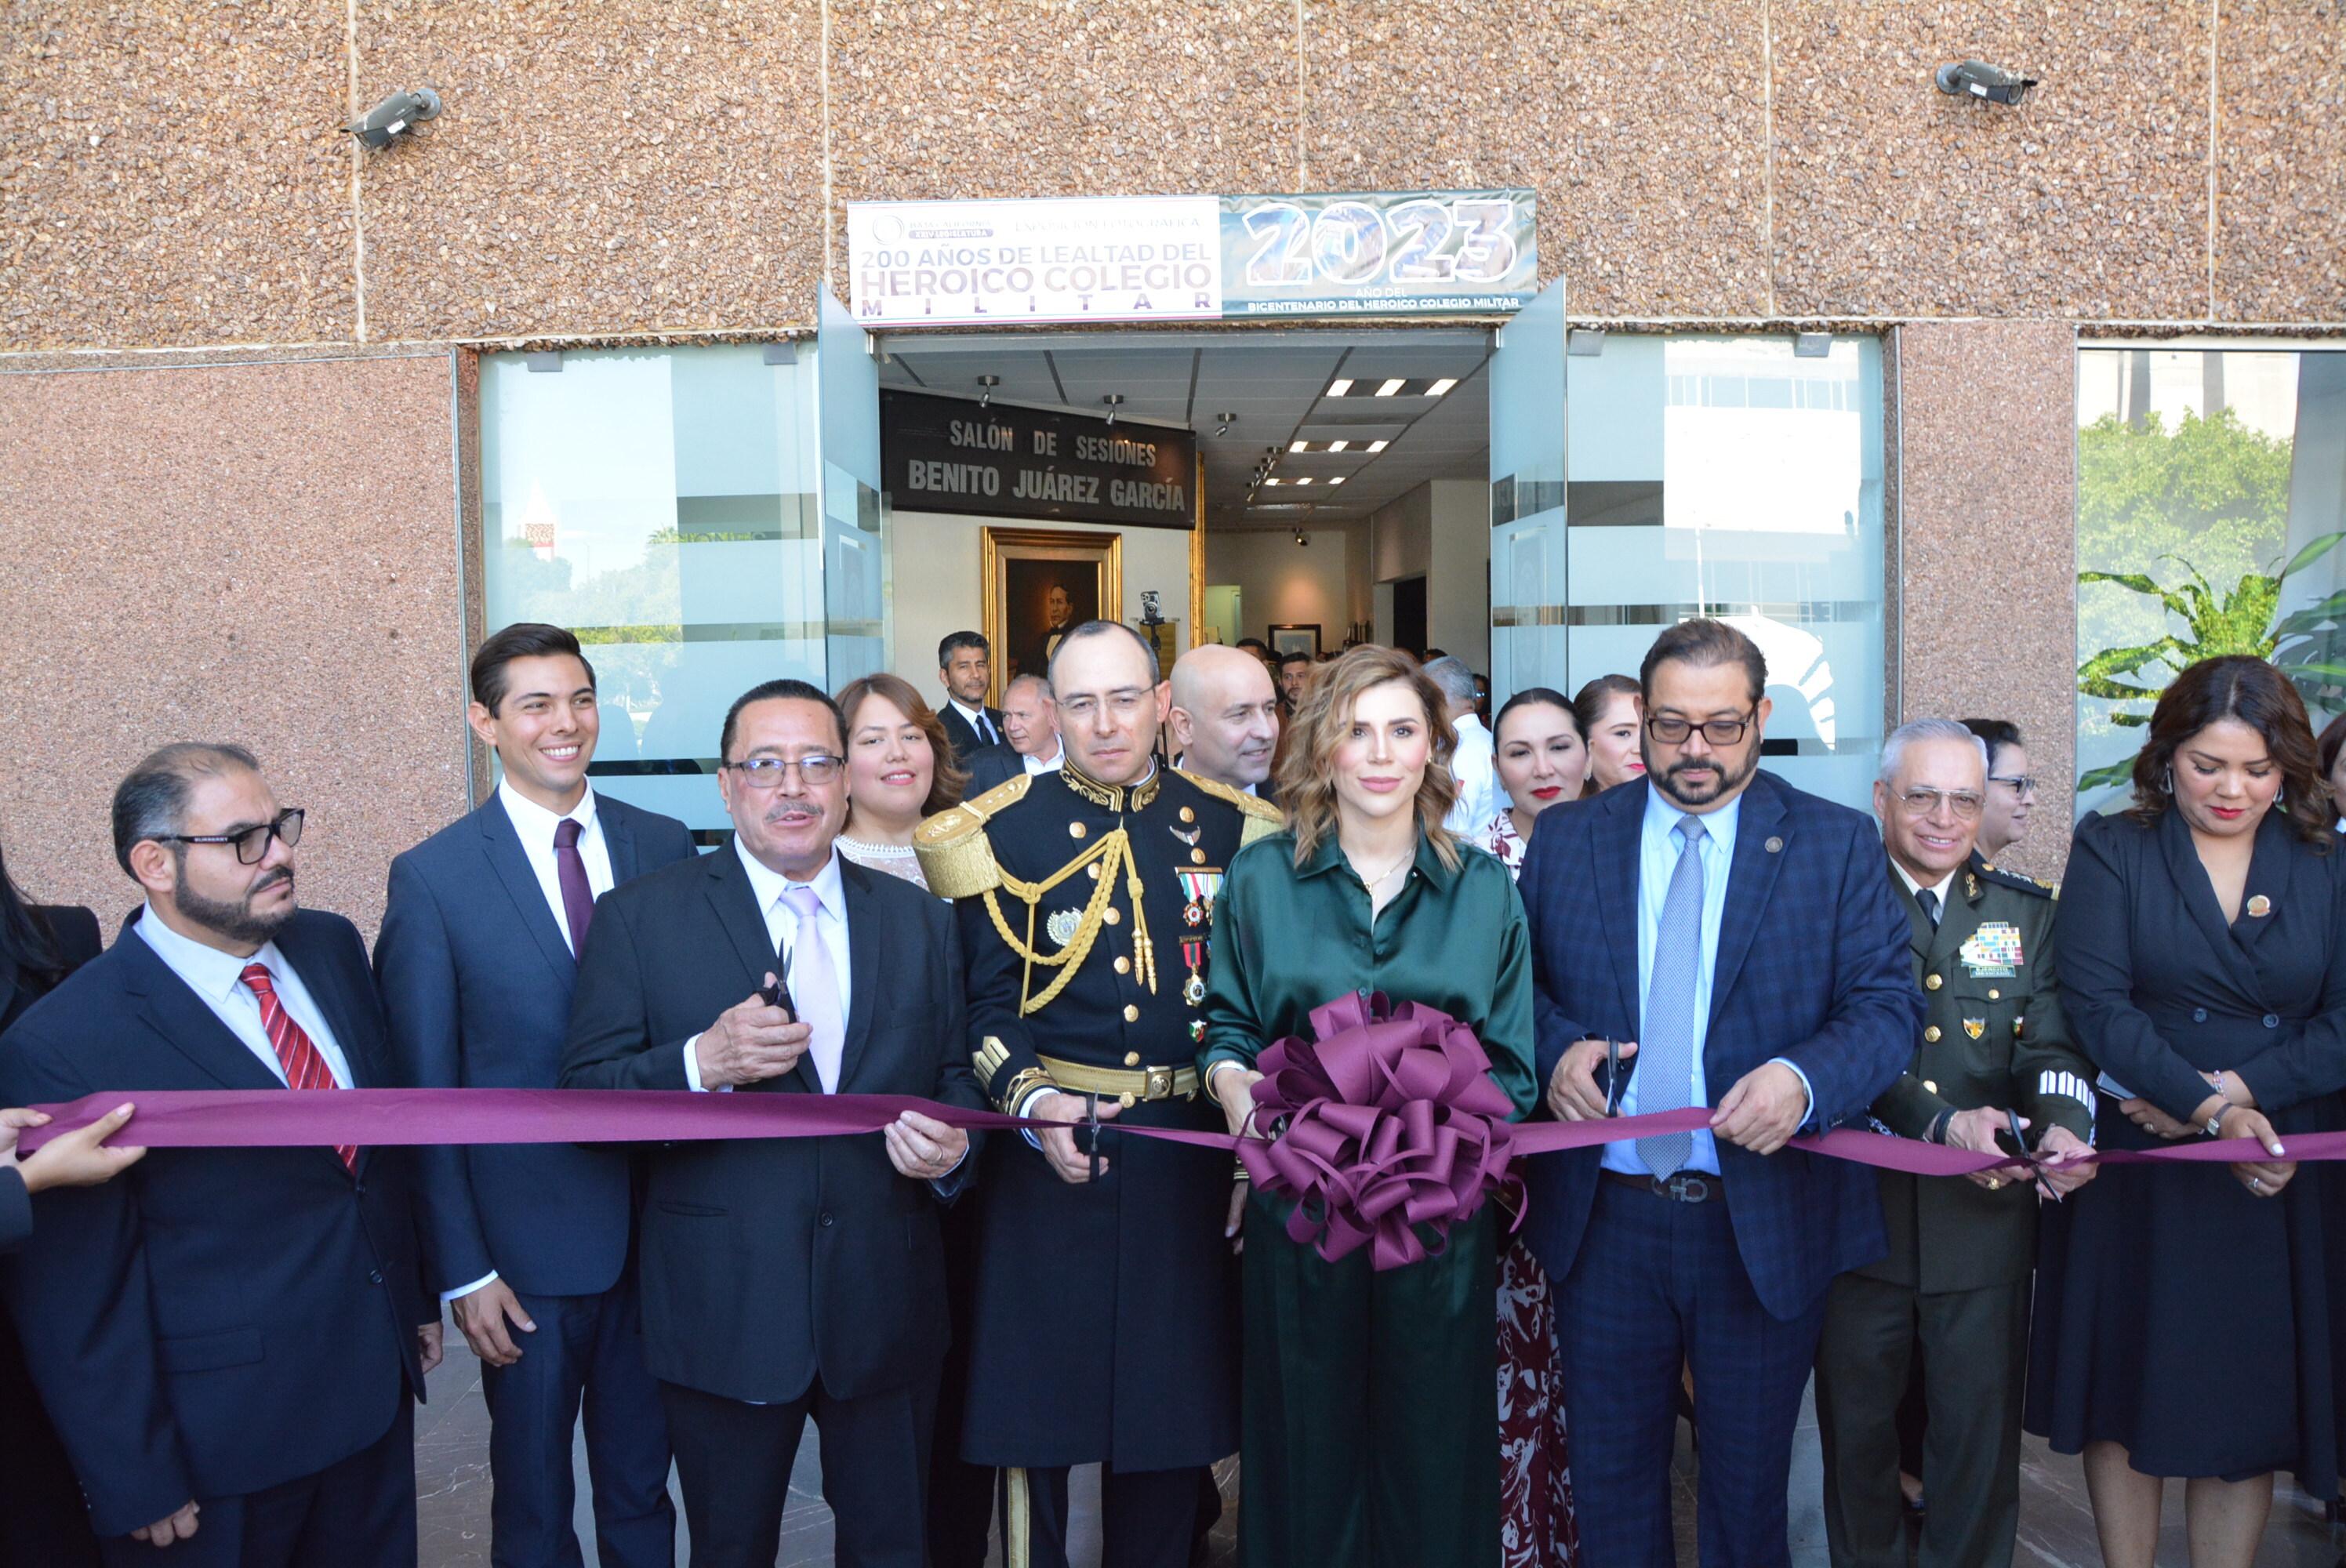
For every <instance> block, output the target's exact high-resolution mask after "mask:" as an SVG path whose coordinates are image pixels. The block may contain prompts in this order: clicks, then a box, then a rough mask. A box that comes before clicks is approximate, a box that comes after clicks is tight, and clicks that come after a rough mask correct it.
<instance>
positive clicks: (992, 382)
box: [977, 376, 1002, 408]
mask: <svg viewBox="0 0 2346 1568" xmlns="http://www.w3.org/2000/svg"><path fill="white" fill-rule="evenodd" d="M977 384H978V385H979V386H981V387H984V389H985V390H984V392H979V393H978V394H977V406H978V407H980V408H984V406H985V405H986V404H988V403H990V402H993V401H994V388H995V387H998V386H1000V385H1001V384H1002V378H1001V377H1000V376H980V377H978V378H977Z"/></svg>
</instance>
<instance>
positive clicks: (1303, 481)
mask: <svg viewBox="0 0 2346 1568" xmlns="http://www.w3.org/2000/svg"><path fill="white" fill-rule="evenodd" d="M1295 483H1296V484H1311V475H1310V474H1308V473H1307V474H1305V475H1304V476H1303V477H1302V478H1301V479H1299V480H1297V481H1296V482H1295Z"/></svg>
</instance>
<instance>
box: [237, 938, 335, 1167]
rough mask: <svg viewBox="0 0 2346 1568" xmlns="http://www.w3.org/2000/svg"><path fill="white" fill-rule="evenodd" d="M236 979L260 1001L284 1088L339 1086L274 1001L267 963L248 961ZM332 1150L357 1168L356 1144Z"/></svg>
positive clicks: (307, 1038) (290, 1017)
mask: <svg viewBox="0 0 2346 1568" xmlns="http://www.w3.org/2000/svg"><path fill="white" fill-rule="evenodd" d="M240 978H241V979H242V980H243V982H244V984H245V989H246V990H248V991H250V992H251V993H252V995H253V999H254V1000H255V1001H257V1002H259V1003H260V1026H261V1028H263V1029H264V1030H267V1031H268V1033H269V1045H270V1049H271V1050H273V1051H275V1052H276V1053H277V1063H278V1065H279V1066H281V1067H283V1068H284V1069H285V1084H286V1087H288V1088H291V1089H339V1088H341V1087H342V1085H341V1084H337V1083H335V1082H334V1074H333V1073H332V1071H331V1069H329V1068H328V1067H327V1065H326V1059H325V1058H324V1057H323V1056H321V1055H320V1054H318V1048H317V1047H316V1046H315V1045H313V1044H311V1043H310V1036H309V1035H308V1033H305V1032H304V1031H303V1030H302V1028H301V1025H300V1024H299V1023H294V1022H293V1015H292V1014H291V1013H288V1012H286V1011H285V1003H282V1002H280V1001H279V1000H278V998H277V984H276V982H275V981H273V980H271V979H270V974H269V966H268V965H267V964H265V963H248V964H246V965H245V966H244V973H243V974H242V975H241V976H240ZM334 1152H335V1153H336V1154H338V1155H340V1156H342V1164H343V1165H344V1166H347V1167H348V1168H350V1169H352V1170H353V1171H355V1170H356V1169H357V1168H358V1158H359V1151H358V1148H357V1146H356V1145H351V1144H337V1145H334Z"/></svg>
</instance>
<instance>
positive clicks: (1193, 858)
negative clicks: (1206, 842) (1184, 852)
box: [1189, 850, 1206, 866]
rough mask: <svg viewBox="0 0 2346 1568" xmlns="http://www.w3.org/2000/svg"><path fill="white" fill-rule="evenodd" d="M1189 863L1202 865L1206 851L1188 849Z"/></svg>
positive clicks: (1204, 861)
mask: <svg viewBox="0 0 2346 1568" xmlns="http://www.w3.org/2000/svg"><path fill="white" fill-rule="evenodd" d="M1189 863H1190V864H1191V865H1193V866H1202V865H1204V864H1205V863H1206V851H1205V850H1190V851H1189Z"/></svg>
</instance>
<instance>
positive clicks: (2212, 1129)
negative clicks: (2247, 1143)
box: [2199, 1100, 2233, 1138]
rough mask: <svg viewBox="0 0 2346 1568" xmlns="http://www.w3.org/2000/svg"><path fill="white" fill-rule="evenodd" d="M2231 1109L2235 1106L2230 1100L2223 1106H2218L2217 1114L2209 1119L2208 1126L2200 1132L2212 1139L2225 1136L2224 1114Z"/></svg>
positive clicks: (2204, 1126) (2203, 1127)
mask: <svg viewBox="0 0 2346 1568" xmlns="http://www.w3.org/2000/svg"><path fill="white" fill-rule="evenodd" d="M2231 1109H2233V1105H2232V1103H2231V1102H2230V1101H2229V1100H2227V1101H2226V1102H2224V1104H2222V1105H2219V1106H2217V1107H2216V1114H2215V1115H2212V1116H2210V1117H2208V1120H2207V1123H2206V1125H2203V1126H2202V1127H2201V1128H2200V1129H2199V1130H2200V1131H2201V1132H2202V1133H2205V1134H2206V1135H2208V1136H2209V1137H2211V1138H2220V1137H2222V1136H2223V1135H2224V1113H2225V1112H2226V1111H2229V1110H2231Z"/></svg>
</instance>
